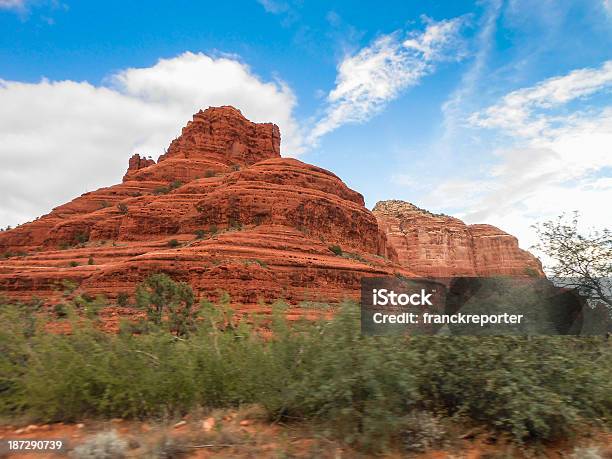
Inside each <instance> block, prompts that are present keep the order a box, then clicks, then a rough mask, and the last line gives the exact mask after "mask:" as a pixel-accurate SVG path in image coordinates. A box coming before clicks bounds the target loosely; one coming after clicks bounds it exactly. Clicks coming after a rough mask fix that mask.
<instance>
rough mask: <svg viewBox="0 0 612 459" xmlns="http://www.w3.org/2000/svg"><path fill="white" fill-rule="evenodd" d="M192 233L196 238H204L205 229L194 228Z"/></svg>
mask: <svg viewBox="0 0 612 459" xmlns="http://www.w3.org/2000/svg"><path fill="white" fill-rule="evenodd" d="M194 234H195V237H196V239H204V238H205V237H206V231H204V230H203V229H198V230H195V232H194Z"/></svg>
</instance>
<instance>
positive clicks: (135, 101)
mask: <svg viewBox="0 0 612 459" xmlns="http://www.w3.org/2000/svg"><path fill="white" fill-rule="evenodd" d="M295 104H296V100H295V96H294V94H293V93H292V91H291V90H290V89H289V88H288V87H287V86H286V85H285V84H283V83H282V82H265V81H262V80H261V79H260V78H258V77H257V76H256V75H254V74H253V73H252V72H251V70H250V69H249V67H248V66H246V65H245V64H243V63H241V62H239V61H238V60H236V59H234V58H228V57H218V58H213V57H210V56H207V55H204V54H192V53H184V54H182V55H180V56H177V57H175V58H172V59H162V60H160V61H158V63H157V64H155V65H154V66H152V67H147V68H140V69H136V68H131V69H126V70H123V71H121V72H119V73H117V74H115V75H112V76H111V77H110V78H109V79H108V82H107V84H106V85H103V86H94V85H92V84H90V83H87V82H76V81H48V80H42V81H41V82H39V83H35V84H31V83H21V82H16V81H4V80H0V159H1V161H2V166H3V167H2V169H0V194H1V195H2V199H3V205H2V207H1V208H0V226H6V225H7V224H10V225H15V224H17V223H23V222H24V221H28V220H31V219H32V218H34V217H36V216H39V215H42V214H44V213H46V212H48V211H49V210H51V208H52V207H53V206H56V205H58V204H60V203H62V202H66V201H68V200H69V199H71V198H74V197H75V196H78V195H79V194H81V193H83V192H85V191H91V190H94V189H97V188H99V187H101V186H105V185H110V184H113V183H117V182H118V181H120V179H121V176H122V175H123V173H124V171H125V169H126V167H127V160H128V158H129V156H130V155H131V154H132V153H134V152H137V153H141V154H143V153H144V154H146V155H152V156H154V157H156V156H157V155H159V154H160V153H163V149H164V147H166V146H167V145H168V144H169V142H170V140H172V138H174V137H175V136H176V135H177V134H178V133H180V128H181V127H182V126H183V125H184V124H185V123H186V122H187V121H188V120H189V119H191V115H192V114H193V113H195V112H197V111H198V110H199V109H200V108H206V107H208V106H209V105H212V106H214V105H234V106H236V107H238V108H240V110H241V111H242V112H243V114H244V115H245V116H246V117H247V118H249V119H251V120H253V121H258V122H268V121H273V122H275V123H277V124H278V125H279V126H280V128H281V133H282V136H283V140H282V151H283V154H284V155H287V154H289V155H291V154H299V153H300V152H302V151H303V146H302V142H301V138H300V133H299V131H298V127H297V123H296V122H295V120H294V118H293V115H292V111H293V109H294V107H295Z"/></svg>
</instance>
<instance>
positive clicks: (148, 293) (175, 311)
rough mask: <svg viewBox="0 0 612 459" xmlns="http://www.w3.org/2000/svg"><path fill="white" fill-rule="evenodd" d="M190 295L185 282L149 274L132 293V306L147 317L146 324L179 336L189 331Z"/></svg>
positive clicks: (192, 316)
mask: <svg viewBox="0 0 612 459" xmlns="http://www.w3.org/2000/svg"><path fill="white" fill-rule="evenodd" d="M193 304H194V294H193V290H192V289H191V287H190V286H189V285H188V284H186V283H185V282H175V281H174V280H172V279H171V278H170V277H169V276H168V275H167V274H153V275H151V276H149V277H148V278H147V279H146V280H145V281H144V282H143V283H142V284H140V285H139V286H138V288H137V289H136V305H137V306H138V307H139V308H141V309H144V310H145V311H146V313H147V320H148V321H149V323H151V324H154V325H156V326H159V327H165V328H167V329H168V330H169V331H170V332H171V333H173V334H175V335H176V336H183V335H186V334H188V333H189V331H190V330H191V329H192V328H193V325H194V322H195V317H196V312H195V311H194V310H193Z"/></svg>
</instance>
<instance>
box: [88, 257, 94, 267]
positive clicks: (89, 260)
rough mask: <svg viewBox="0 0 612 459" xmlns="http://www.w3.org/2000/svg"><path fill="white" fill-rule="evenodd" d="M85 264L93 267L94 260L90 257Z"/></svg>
mask: <svg viewBox="0 0 612 459" xmlns="http://www.w3.org/2000/svg"><path fill="white" fill-rule="evenodd" d="M87 264H88V265H93V264H94V259H93V257H92V256H90V257H89V258H88V259H87Z"/></svg>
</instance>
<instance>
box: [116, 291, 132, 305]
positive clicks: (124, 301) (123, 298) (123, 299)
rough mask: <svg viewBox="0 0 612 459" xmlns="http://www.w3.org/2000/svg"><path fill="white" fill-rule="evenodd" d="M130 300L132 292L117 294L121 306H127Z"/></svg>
mask: <svg viewBox="0 0 612 459" xmlns="http://www.w3.org/2000/svg"><path fill="white" fill-rule="evenodd" d="M129 302H130V294H129V293H127V292H119V294H118V295H117V304H118V305H119V306H121V307H125V306H127V305H128V303H129Z"/></svg>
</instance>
